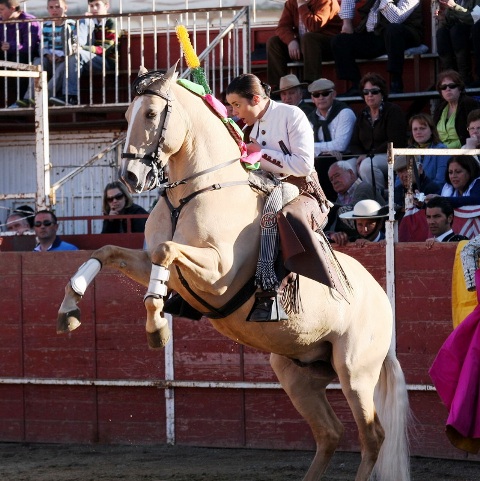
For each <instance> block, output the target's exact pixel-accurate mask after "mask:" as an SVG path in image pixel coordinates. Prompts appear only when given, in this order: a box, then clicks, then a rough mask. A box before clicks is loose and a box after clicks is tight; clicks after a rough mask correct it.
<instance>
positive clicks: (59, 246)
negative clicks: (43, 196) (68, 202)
mask: <svg viewBox="0 0 480 481" xmlns="http://www.w3.org/2000/svg"><path fill="white" fill-rule="evenodd" d="M33 227H34V229H35V235H36V236H37V240H38V244H37V245H36V246H35V248H34V249H33V250H34V251H36V252H47V251H76V250H78V247H76V246H74V245H73V244H69V243H68V242H65V241H62V239H60V237H59V236H58V235H57V230H58V221H57V217H56V215H55V214H54V213H53V212H52V211H50V210H40V211H38V212H37V213H36V214H35V221H34V224H33Z"/></svg>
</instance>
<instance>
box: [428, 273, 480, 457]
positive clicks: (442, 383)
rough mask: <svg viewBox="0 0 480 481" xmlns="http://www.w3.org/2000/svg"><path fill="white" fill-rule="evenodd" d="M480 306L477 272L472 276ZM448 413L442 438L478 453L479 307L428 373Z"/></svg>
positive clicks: (449, 338)
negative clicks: (444, 435) (444, 434)
mask: <svg viewBox="0 0 480 481" xmlns="http://www.w3.org/2000/svg"><path fill="white" fill-rule="evenodd" d="M475 281H476V286H477V300H478V301H479V302H480V270H477V271H476V273H475ZM429 374H430V377H431V378H432V380H433V383H434V385H435V387H436V389H437V392H438V395H439V396H440V399H441V400H442V401H443V403H444V404H445V406H446V407H447V409H448V412H449V415H448V419H447V423H446V434H447V437H448V439H449V440H450V442H451V443H452V444H453V445H454V446H455V447H457V448H459V449H462V450H464V451H467V452H470V453H478V451H479V449H480V304H479V305H477V307H476V308H475V310H474V311H473V312H472V313H471V314H470V315H469V316H467V317H466V318H465V320H464V321H463V322H461V323H460V324H459V325H458V326H457V327H456V328H455V330H454V331H453V332H452V333H451V334H450V336H448V338H447V340H446V341H445V343H444V344H443V346H442V347H441V348H440V351H439V352H438V354H437V357H436V358H435V361H434V362H433V364H432V367H431V368H430V371H429Z"/></svg>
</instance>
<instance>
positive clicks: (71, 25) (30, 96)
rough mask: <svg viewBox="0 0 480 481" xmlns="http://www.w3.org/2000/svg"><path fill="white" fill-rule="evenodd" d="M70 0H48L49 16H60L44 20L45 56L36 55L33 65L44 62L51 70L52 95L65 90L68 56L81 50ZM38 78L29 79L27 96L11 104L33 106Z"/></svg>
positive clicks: (49, 88)
mask: <svg viewBox="0 0 480 481" xmlns="http://www.w3.org/2000/svg"><path fill="white" fill-rule="evenodd" d="M67 9H68V8H67V3H66V0H48V3H47V10H48V15H49V17H52V18H55V19H58V20H55V21H54V22H51V21H47V22H45V23H44V24H43V29H42V37H43V49H42V52H43V57H35V58H34V60H33V65H42V68H43V70H45V71H46V72H47V74H48V78H49V79H50V80H49V81H48V96H49V97H52V96H54V95H56V94H57V91H58V90H61V87H62V79H63V77H64V75H65V58H66V57H68V56H69V55H72V54H73V53H74V52H75V51H76V50H77V32H76V25H75V21H74V20H67V19H66V18H65V17H66V16H67ZM34 95H35V94H34V81H33V79H30V80H29V84H28V89H27V91H26V92H25V95H24V97H23V99H21V100H17V102H16V103H15V104H13V105H11V106H10V107H11V108H12V107H33V106H34V105H35V101H34Z"/></svg>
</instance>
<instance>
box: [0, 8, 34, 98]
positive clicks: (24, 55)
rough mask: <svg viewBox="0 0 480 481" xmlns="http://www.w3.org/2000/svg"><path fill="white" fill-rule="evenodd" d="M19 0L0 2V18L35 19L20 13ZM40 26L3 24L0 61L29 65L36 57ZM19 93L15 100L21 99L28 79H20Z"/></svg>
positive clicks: (0, 32)
mask: <svg viewBox="0 0 480 481" xmlns="http://www.w3.org/2000/svg"><path fill="white" fill-rule="evenodd" d="M20 3H21V2H20V0H0V18H1V20H2V21H3V22H7V21H8V20H28V19H32V18H35V17H34V16H33V15H31V14H29V13H25V12H23V11H22V9H21V7H20ZM39 34H40V24H39V23H38V22H20V23H5V24H3V25H1V28H0V49H1V55H0V60H8V61H9V62H19V63H26V64H28V63H31V62H32V61H33V59H34V57H35V56H38V46H39V43H40V40H39ZM19 84H20V91H19V92H18V95H17V98H22V97H23V95H24V94H25V91H26V89H27V86H28V78H20V79H19Z"/></svg>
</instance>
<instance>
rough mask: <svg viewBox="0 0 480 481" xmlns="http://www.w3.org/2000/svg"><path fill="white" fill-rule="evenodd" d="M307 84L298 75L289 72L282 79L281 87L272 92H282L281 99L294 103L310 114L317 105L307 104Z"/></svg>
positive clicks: (289, 103)
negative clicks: (305, 90) (304, 96)
mask: <svg viewBox="0 0 480 481" xmlns="http://www.w3.org/2000/svg"><path fill="white" fill-rule="evenodd" d="M306 85H307V83H306V82H300V80H298V78H297V76H296V75H293V74H288V75H285V77H282V78H281V79H280V87H279V89H278V90H275V92H272V93H274V94H280V99H281V101H282V102H283V103H284V104H288V105H294V106H296V107H298V108H299V109H301V110H303V112H304V113H305V115H308V114H309V113H310V112H312V111H313V110H314V109H315V106H314V105H313V104H307V103H306V102H305V101H304V100H303V87H305V86H306Z"/></svg>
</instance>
